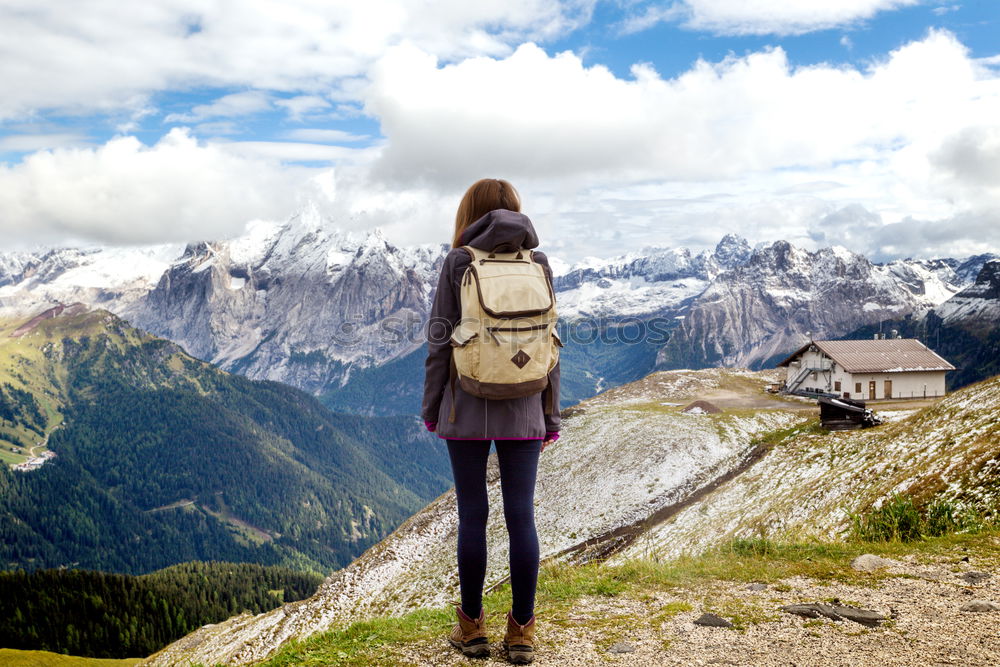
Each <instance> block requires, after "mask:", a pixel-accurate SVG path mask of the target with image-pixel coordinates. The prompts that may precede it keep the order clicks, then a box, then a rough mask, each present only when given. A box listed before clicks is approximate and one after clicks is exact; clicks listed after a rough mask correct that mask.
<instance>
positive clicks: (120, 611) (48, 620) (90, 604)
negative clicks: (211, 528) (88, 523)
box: [0, 562, 322, 658]
mask: <svg viewBox="0 0 1000 667" xmlns="http://www.w3.org/2000/svg"><path fill="white" fill-rule="evenodd" d="M321 580H322V579H321V577H319V576H318V575H314V574H308V573H304V572H296V571H294V570H289V569H287V568H283V567H263V566H260V565H250V564H246V563H240V564H236V563H221V562H210V563H200V562H194V563H183V564H180V565H175V566H173V567H170V568H166V569H163V570H159V571H157V572H153V573H150V574H146V575H143V576H129V575H122V574H108V573H104V572H93V571H88V570H37V571H35V572H31V573H27V572H2V573H0V646H3V647H5V648H15V649H41V650H47V651H53V652H57V653H68V654H71V655H81V656H89V657H100V658H125V657H141V656H147V655H150V654H151V653H154V652H156V651H158V650H159V649H161V648H163V647H164V646H166V645H167V644H169V643H170V642H172V641H174V640H175V639H178V638H180V637H183V636H184V635H186V634H188V633H189V632H191V631H193V630H195V629H197V628H199V627H201V626H202V625H205V624H207V623H217V622H219V621H222V620H224V619H226V618H229V617H230V616H233V615H235V614H239V613H241V612H244V611H249V612H252V613H261V612H264V611H267V610H269V609H273V608H274V607H277V606H278V605H280V604H282V603H284V602H292V601H295V600H302V599H304V598H307V597H309V596H310V595H312V594H313V593H314V592H315V591H316V589H317V588H318V586H319V584H320V582H321Z"/></svg>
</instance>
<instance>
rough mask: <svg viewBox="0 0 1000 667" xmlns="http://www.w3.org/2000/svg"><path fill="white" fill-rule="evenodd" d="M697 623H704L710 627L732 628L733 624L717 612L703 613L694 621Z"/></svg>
mask: <svg viewBox="0 0 1000 667" xmlns="http://www.w3.org/2000/svg"><path fill="white" fill-rule="evenodd" d="M694 624H695V625H704V626H706V627H709V628H731V627H733V624H732V623H730V622H729V621H727V620H726V619H724V618H722V617H721V616H717V615H715V614H702V615H701V616H699V617H698V618H696V619H695V621H694Z"/></svg>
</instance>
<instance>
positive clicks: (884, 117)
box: [0, 0, 1000, 261]
mask: <svg viewBox="0 0 1000 667" xmlns="http://www.w3.org/2000/svg"><path fill="white" fill-rule="evenodd" d="M70 6H72V8H73V10H72V11H70V9H69V8H70ZM998 23H1000V3H998V2H994V1H990V0H980V1H978V2H945V1H938V0H843V1H833V0H803V1H802V2H799V3H788V2H783V1H778V0H749V1H743V0H671V1H668V2H659V3H647V2H635V1H631V0H617V1H612V2H600V1H596V0H566V1H563V2H560V1H558V0H516V1H508V2H492V1H489V2H486V1H484V2H481V3H476V4H474V5H470V4H469V3H464V2H458V1H456V0H445V1H441V2H412V1H406V0H372V1H371V2H367V3H364V5H359V4H358V3H350V2H318V1H314V0H295V1H289V2H281V3H278V2H272V1H270V0H246V1H245V2H232V1H226V0H216V1H215V2H195V1H194V0H157V1H155V2H149V3H145V4H143V5H127V6H124V7H123V6H122V5H121V4H120V3H115V2H111V1H110V0H79V2H59V1H53V2H48V3H44V4H43V5H38V3H31V2H27V1H25V0H19V1H14V2H10V3H5V5H4V6H3V7H2V8H0V25H3V26H4V28H3V30H4V31H5V32H7V34H6V35H0V36H2V37H3V39H2V40H0V83H2V84H3V87H4V90H5V91H9V94H8V95H6V96H5V98H6V99H4V100H3V101H0V163H2V164H0V206H2V208H3V210H5V211H7V212H8V213H7V215H6V216H5V217H6V219H2V220H0V231H2V232H4V233H5V234H6V235H7V238H9V239H10V243H11V244H12V245H17V244H30V243H49V244H53V243H60V244H61V243H78V242H106V243H150V242H160V241H177V240H195V239H199V238H219V237H224V236H231V235H234V234H238V233H240V231H241V230H242V228H243V225H244V224H245V223H246V222H247V221H248V220H251V219H254V218H283V217H287V216H288V215H290V214H292V213H293V212H294V211H295V210H297V209H298V208H301V207H302V206H305V205H316V206H319V207H320V208H321V209H322V210H324V212H325V213H326V214H327V215H329V217H330V219H331V221H332V224H335V225H337V226H342V227H345V228H351V229H367V228H371V227H374V226H380V227H383V228H384V229H385V230H386V232H387V234H388V235H389V236H390V238H391V239H393V240H395V241H397V242H399V243H417V242H431V241H437V240H442V239H445V238H447V237H448V232H447V229H446V226H447V224H448V223H447V220H448V219H449V218H450V216H451V215H452V213H451V211H453V210H454V205H455V203H456V202H457V197H458V196H460V194H461V191H462V189H463V188H464V187H465V185H467V184H468V183H470V182H472V181H473V180H475V179H477V178H479V177H481V176H485V175H494V176H505V177H508V178H510V179H511V180H513V181H514V182H515V183H516V184H517V185H518V186H519V188H520V189H521V191H522V194H523V195H524V198H525V204H526V210H527V211H528V212H529V214H531V215H533V217H535V218H536V219H537V221H538V222H539V226H540V227H541V228H542V230H543V233H544V232H547V233H548V234H549V235H550V237H551V239H552V241H551V242H550V246H551V247H553V248H554V249H556V250H558V251H559V252H561V253H562V254H563V255H565V257H566V258H567V260H569V261H572V260H574V259H578V258H580V257H582V256H584V255H587V254H598V255H608V254H614V253H619V252H629V251H636V250H639V249H640V248H642V247H643V246H650V245H659V246H672V245H674V246H675V245H687V246H690V247H692V248H693V249H700V248H702V247H710V246H711V245H712V244H713V243H714V242H715V241H717V240H718V238H720V237H721V236H722V235H723V234H725V233H727V232H737V233H741V234H743V235H744V236H747V237H748V238H749V239H750V240H751V241H752V242H765V241H772V240H776V239H778V238H786V239H788V240H790V241H792V242H794V243H797V244H800V245H803V246H806V247H815V246H818V245H828V244H830V243H839V244H842V245H846V246H847V247H849V248H851V249H853V250H857V251H859V252H865V253H867V254H869V255H871V256H874V257H877V258H880V259H891V258H893V257H901V256H910V255H912V256H937V255H946V254H951V255H955V254H970V253H973V252H980V251H988V250H998V249H1000V233H998V232H997V231H996V229H997V228H1000V217H998V216H1000V181H998V180H997V179H998V178H1000V176H998V174H1000V121H998V120H997V119H998V118H1000V37H998V36H1000V25H998ZM942 229H945V230H947V233H943V232H942V231H941V230H942ZM581 230H583V231H584V232H586V233H585V234H580V233H579V232H580V231H581Z"/></svg>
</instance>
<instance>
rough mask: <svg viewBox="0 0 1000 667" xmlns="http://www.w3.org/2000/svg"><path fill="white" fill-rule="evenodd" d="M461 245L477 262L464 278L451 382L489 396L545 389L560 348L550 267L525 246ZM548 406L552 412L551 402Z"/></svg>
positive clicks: (477, 394)
mask: <svg viewBox="0 0 1000 667" xmlns="http://www.w3.org/2000/svg"><path fill="white" fill-rule="evenodd" d="M463 249H464V250H465V251H466V252H468V253H469V255H470V256H471V258H472V261H471V262H470V264H469V268H468V269H466V271H465V274H464V275H463V276H462V283H461V292H460V294H459V301H460V303H461V307H462V318H461V320H459V323H458V325H457V326H456V327H455V331H454V333H452V336H451V344H452V346H453V347H452V383H454V381H455V379H456V378H457V380H458V382H459V385H460V386H461V387H462V389H463V390H465V391H466V392H467V393H469V394H472V395H473V396H479V397H481V398H491V399H503V398H519V397H522V396H530V395H531V394H537V393H539V392H541V391H544V390H545V389H546V388H547V387H548V374H549V371H551V370H552V368H553V367H554V366H555V365H556V362H557V361H558V360H559V348H560V347H562V342H561V341H560V340H559V334H558V333H557V332H556V319H557V318H556V302H555V294H554V292H553V290H552V283H551V282H550V281H549V277H548V275H547V274H546V272H545V267H543V266H542V265H541V264H539V263H537V262H535V260H534V256H533V253H532V252H531V251H528V250H519V251H516V252H490V251H488V250H480V249H479V248H473V247H471V246H463ZM452 386H453V387H454V385H452ZM551 393H552V392H549V398H551ZM545 411H546V413H547V414H548V413H551V411H552V406H551V400H550V401H549V402H548V404H547V405H546V406H545ZM450 420H451V421H454V401H452V414H451V417H450Z"/></svg>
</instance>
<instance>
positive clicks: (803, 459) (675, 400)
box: [148, 370, 1000, 665]
mask: <svg viewBox="0 0 1000 667" xmlns="http://www.w3.org/2000/svg"><path fill="white" fill-rule="evenodd" d="M773 380H774V374H773V373H751V372H746V371H722V370H703V371H674V372H659V373H654V374H652V375H650V376H649V377H647V378H645V379H644V380H642V381H640V382H637V383H632V384H630V385H625V386H623V387H619V388H617V389H614V390H610V391H608V392H605V393H604V394H602V395H600V396H597V397H595V398H593V399H591V400H589V401H585V402H583V403H582V404H581V405H580V406H579V408H578V409H575V410H573V411H571V413H570V414H568V415H567V417H566V421H565V430H564V434H565V435H564V437H563V438H562V439H561V440H560V441H559V442H558V443H557V444H556V445H554V446H553V447H552V448H551V449H549V450H547V451H546V453H545V454H544V455H543V457H542V462H541V466H540V471H539V482H538V495H537V505H536V507H537V515H538V527H539V535H540V540H541V543H542V550H543V559H547V560H553V559H555V560H569V561H572V562H587V561H589V560H591V559H594V558H599V559H604V558H608V557H612V558H614V559H625V558H629V557H637V556H642V557H648V556H654V557H657V558H669V557H671V556H673V555H676V554H679V553H681V552H682V551H683V549H681V548H680V547H679V545H681V544H684V545H686V544H688V543H690V544H691V545H692V546H691V547H690V549H691V550H701V549H703V548H705V547H707V546H709V545H710V544H712V543H714V542H715V541H717V540H721V539H725V538H727V537H739V536H744V537H747V536H750V537H759V536H762V535H764V536H767V535H772V534H773V535H775V536H778V535H794V534H810V535H818V536H829V535H835V534H837V533H838V531H840V530H842V529H843V527H844V523H845V517H846V516H847V514H846V512H847V511H858V510H860V509H863V508H865V507H867V506H869V505H870V504H871V503H873V502H875V501H876V500H877V499H879V498H881V497H883V495H884V494H886V493H890V492H892V491H894V490H895V491H904V492H915V491H918V490H922V491H923V492H925V493H926V494H938V495H943V496H944V497H949V498H957V499H960V500H963V501H972V500H975V501H977V502H984V503H985V502H993V501H995V499H996V494H997V487H996V479H997V476H996V465H997V461H998V460H1000V459H998V451H997V446H998V445H997V443H998V442H1000V438H998V435H1000V434H998V433H997V428H1000V423H998V421H997V420H996V419H995V415H996V414H998V410H1000V404H998V400H1000V399H998V397H1000V379H998V380H993V381H991V382H989V383H985V384H982V385H977V386H974V387H971V388H968V389H966V390H963V391H961V392H958V393H956V394H954V395H952V396H950V397H948V398H946V399H945V400H943V401H942V402H941V403H940V404H939V405H937V406H934V407H930V408H927V409H925V410H922V411H917V412H915V413H913V414H908V413H898V414H895V415H890V418H891V422H890V424H889V425H887V426H885V427H883V429H881V430H873V431H866V432H860V433H846V434H830V435H822V434H821V433H820V432H819V431H818V429H817V427H816V421H815V413H816V408H815V406H814V405H813V404H811V403H808V402H802V401H797V400H791V399H788V400H786V399H778V398H774V397H771V396H769V395H767V394H765V393H764V391H763V386H764V384H765V383H767V382H769V381H773ZM695 399H702V400H707V401H709V402H711V403H712V404H714V405H716V406H718V407H720V408H722V411H721V412H719V413H718V414H706V413H704V412H701V413H699V412H698V411H692V412H685V411H684V406H685V405H688V404H689V402H691V401H693V400H695ZM911 451H912V452H913V454H912V456H911V455H910V452H911ZM491 471H492V472H491V476H490V481H489V490H490V499H491V518H490V528H489V539H490V554H489V558H490V561H489V562H490V565H489V571H488V574H487V583H488V585H489V584H493V583H498V582H501V581H503V579H504V576H505V562H506V545H505V537H506V536H505V532H504V529H503V523H502V517H501V514H500V511H501V505H500V499H499V484H498V482H499V480H498V479H497V473H496V469H495V467H491ZM827 479H829V480H831V482H830V483H829V484H827V483H826V482H825V481H824V480H827ZM772 494H773V499H772ZM807 528H808V531H807V530H806V529H807ZM455 531H456V510H455V505H454V497H453V495H452V494H451V493H447V494H445V495H444V496H442V497H440V498H438V499H437V500H436V501H434V502H433V503H431V504H430V505H429V506H428V507H427V508H425V509H424V511H422V512H420V513H418V514H417V515H415V516H414V517H412V518H411V519H410V520H409V521H407V522H406V523H405V524H403V525H402V526H401V527H400V528H399V529H397V531H396V532H395V533H393V534H392V535H390V536H389V537H388V538H386V539H385V540H383V542H381V543H380V544H378V545H376V546H374V547H372V548H371V549H369V550H368V551H367V552H366V553H365V554H363V555H362V556H361V557H360V558H358V559H357V560H356V561H355V562H354V563H352V564H351V565H350V566H348V567H347V568H345V569H344V570H342V571H341V572H338V573H336V574H335V575H333V576H332V577H331V578H329V579H328V580H327V581H326V582H325V583H324V584H323V586H322V587H321V588H320V591H319V592H318V593H317V595H316V596H314V597H313V598H311V599H309V600H306V601H303V602H299V603H296V604H292V605H286V606H285V607H284V608H282V609H279V610H276V611H274V612H271V613H269V614H264V615H260V616H248V615H244V616H240V617H236V618H233V619H230V620H229V621H226V622H225V623H222V624H219V625H216V626H211V627H206V628H202V629H201V630H199V631H197V632H195V633H193V634H192V635H189V636H188V637H186V638H184V639H182V640H180V641H179V642H177V643H175V644H173V645H171V646H169V647H167V648H166V649H165V650H164V651H162V652H160V653H159V654H157V655H155V656H153V657H152V658H151V659H150V660H149V663H148V664H153V665H169V664H184V663H185V662H186V661H189V660H194V661H203V662H206V663H213V662H222V663H227V664H241V663H248V662H253V661H257V660H261V659H263V658H265V657H267V656H268V655H270V654H272V653H273V652H274V651H275V650H276V649H277V648H278V647H279V646H281V645H282V644H284V643H285V642H287V641H289V640H290V639H292V638H296V637H304V636H308V635H311V634H314V633H316V632H320V631H322V630H325V629H328V628H330V627H332V626H334V625H335V624H338V623H340V622H343V621H345V620H348V619H349V620H358V619H360V618H364V617H365V616H369V615H386V614H388V615H395V614H401V613H404V612H406V611H409V610H412V609H414V608H417V607H425V606H441V605H444V604H446V603H447V602H448V601H450V600H453V599H454V598H456V597H457V581H456V579H455V573H454V566H453V559H454V544H455V538H456V533H455Z"/></svg>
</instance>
